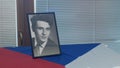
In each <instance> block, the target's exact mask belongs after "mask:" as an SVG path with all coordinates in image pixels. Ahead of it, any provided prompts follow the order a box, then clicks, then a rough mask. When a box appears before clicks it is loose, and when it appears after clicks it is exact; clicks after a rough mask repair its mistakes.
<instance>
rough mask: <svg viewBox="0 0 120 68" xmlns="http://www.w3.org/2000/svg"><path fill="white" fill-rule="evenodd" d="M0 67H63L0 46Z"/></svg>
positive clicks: (62, 67)
mask: <svg viewBox="0 0 120 68" xmlns="http://www.w3.org/2000/svg"><path fill="white" fill-rule="evenodd" d="M0 68H65V67H64V66H62V65H60V64H57V63H53V62H48V61H46V60H43V59H33V58H32V57H31V56H28V55H26V54H22V53H18V52H14V51H11V50H7V49H4V48H0Z"/></svg>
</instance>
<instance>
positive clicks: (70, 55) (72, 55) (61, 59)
mask: <svg viewBox="0 0 120 68" xmlns="http://www.w3.org/2000/svg"><path fill="white" fill-rule="evenodd" d="M99 44H100V43H94V44H70V45H61V46H60V48H61V54H60V55H56V56H48V57H41V59H44V60H47V61H51V62H55V63H58V64H61V65H66V64H68V63H70V62H72V61H73V60H75V59H76V58H78V57H80V56H82V55H83V54H85V53H87V52H88V51H90V50H91V49H93V48H95V47H96V46H98V45H99ZM7 49H9V50H13V51H16V52H20V53H24V54H27V55H30V56H32V49H31V46H20V47H15V48H13V47H7Z"/></svg>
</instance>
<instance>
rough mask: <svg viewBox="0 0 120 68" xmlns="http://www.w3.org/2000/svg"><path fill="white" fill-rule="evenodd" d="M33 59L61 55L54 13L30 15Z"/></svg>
mask: <svg viewBox="0 0 120 68" xmlns="http://www.w3.org/2000/svg"><path fill="white" fill-rule="evenodd" d="M27 16H28V23H29V29H30V36H31V43H32V52H33V57H34V58H37V57H43V56H52V55H59V54H60V53H61V52H60V43H59V38H58V31H57V25H56V18H55V13H54V12H47V13H29V14H28V15H27Z"/></svg>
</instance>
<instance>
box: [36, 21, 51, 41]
mask: <svg viewBox="0 0 120 68" xmlns="http://www.w3.org/2000/svg"><path fill="white" fill-rule="evenodd" d="M35 35H36V38H37V42H45V41H47V39H48V37H49V35H50V25H49V24H48V23H47V22H45V21H37V23H36V27H35Z"/></svg>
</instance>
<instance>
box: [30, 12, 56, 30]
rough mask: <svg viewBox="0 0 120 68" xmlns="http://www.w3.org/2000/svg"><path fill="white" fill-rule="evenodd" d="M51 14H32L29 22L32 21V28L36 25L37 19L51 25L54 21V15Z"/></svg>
mask: <svg viewBox="0 0 120 68" xmlns="http://www.w3.org/2000/svg"><path fill="white" fill-rule="evenodd" d="M52 16H53V15H51V14H36V15H35V16H33V17H32V18H31V22H32V29H34V28H35V27H36V23H37V21H45V22H47V23H48V24H49V25H50V26H52V24H53V22H54V17H52Z"/></svg>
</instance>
